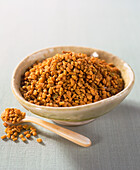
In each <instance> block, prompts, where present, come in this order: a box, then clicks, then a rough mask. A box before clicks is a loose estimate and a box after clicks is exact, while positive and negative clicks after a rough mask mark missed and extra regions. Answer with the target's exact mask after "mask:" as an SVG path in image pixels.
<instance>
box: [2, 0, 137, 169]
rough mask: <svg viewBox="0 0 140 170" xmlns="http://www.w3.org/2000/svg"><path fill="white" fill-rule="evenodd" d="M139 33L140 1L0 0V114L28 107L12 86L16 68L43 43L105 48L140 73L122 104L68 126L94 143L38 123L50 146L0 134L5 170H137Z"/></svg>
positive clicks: (46, 45) (46, 44) (43, 46)
mask: <svg viewBox="0 0 140 170" xmlns="http://www.w3.org/2000/svg"><path fill="white" fill-rule="evenodd" d="M139 32H140V1H139V0H118V1H113V0H106V1H104V0H94V1H90V0H87V1H86V0H71V1H65V0H51V1H45V0H44V1H43V0H34V1H32V0H30V1H27V0H24V1H18V0H13V1H10V0H9V1H8V0H5V1H4V0H0V112H2V111H3V110H4V109H5V108H7V107H17V108H19V109H21V110H23V111H26V110H25V109H24V108H23V107H22V106H21V105H20V104H19V103H18V102H17V100H16V99H15V98H14V96H13V94H12V92H11V88H10V82H11V76H12V72H13V70H14V68H15V67H16V65H17V64H18V63H19V62H20V60H21V59H23V58H24V57H25V56H26V55H27V54H30V53H32V52H34V51H37V50H39V49H42V48H46V47H51V46H60V45H77V46H87V47H94V48H99V49H103V50H106V51H109V52H112V53H113V54H116V55H118V56H119V57H120V58H122V59H123V60H125V61H126V62H127V63H129V64H130V65H131V67H132V68H133V70H134V72H135V76H136V81H135V86H134V88H133V90H132V92H131V94H130V95H129V96H128V97H127V98H126V99H125V100H124V101H123V102H122V103H121V104H120V105H119V106H118V107H117V108H115V109H114V110H113V111H111V112H110V113H108V114H106V115H104V116H102V117H100V118H98V119H96V120H95V121H94V122H92V123H89V124H87V125H84V126H79V127H68V128H69V129H72V130H74V131H76V132H79V133H81V134H83V135H86V136H88V137H89V138H90V139H91V140H92V141H93V145H92V146H91V147H89V148H82V147H79V146H77V145H75V144H73V143H71V142H69V141H67V140H65V139H63V138H61V137H59V136H57V135H55V134H53V133H52V132H49V131H47V130H45V129H43V128H41V127H38V126H36V127H37V128H38V130H39V136H40V137H41V138H42V139H43V141H44V145H40V144H38V143H37V142H36V139H35V138H33V140H32V141H29V142H28V143H27V144H25V143H23V142H21V141H19V142H18V143H14V142H12V141H6V142H5V141H2V140H0V170H5V169H7V170H9V169H11V170H19V169H21V170H46V169H47V170H51V169H52V170H55V169H56V170H139V169H140V90H139V87H140V64H139V63H140V33H139ZM27 114H28V115H33V114H31V113H29V112H27ZM3 134H4V127H3V125H2V121H0V135H3Z"/></svg>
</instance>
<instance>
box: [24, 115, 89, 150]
mask: <svg viewBox="0 0 140 170" xmlns="http://www.w3.org/2000/svg"><path fill="white" fill-rule="evenodd" d="M22 122H32V123H35V124H37V125H40V126H42V127H44V128H46V129H48V130H50V131H52V132H54V133H56V134H58V135H59V136H61V137H63V138H66V139H68V140H70V141H71V142H73V143H76V144H78V145H80V146H83V147H88V146H90V145H91V141H90V139H89V138H87V137H85V136H83V135H80V134H79V133H76V132H73V131H71V130H69V129H65V128H63V127H60V126H58V125H55V124H52V123H50V122H46V121H44V120H41V119H38V118H36V117H30V116H26V117H25V119H23V120H22Z"/></svg>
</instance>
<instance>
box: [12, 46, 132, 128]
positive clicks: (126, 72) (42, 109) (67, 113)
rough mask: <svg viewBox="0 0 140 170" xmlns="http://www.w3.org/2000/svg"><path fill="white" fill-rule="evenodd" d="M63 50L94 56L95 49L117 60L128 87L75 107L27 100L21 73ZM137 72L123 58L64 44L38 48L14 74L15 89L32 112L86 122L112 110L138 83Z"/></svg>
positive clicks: (62, 120) (69, 122) (64, 121)
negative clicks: (21, 91)
mask: <svg viewBox="0 0 140 170" xmlns="http://www.w3.org/2000/svg"><path fill="white" fill-rule="evenodd" d="M62 51H73V52H76V53H86V54H87V55H92V54H93V53H94V52H97V53H98V54H99V58H100V59H103V60H105V61H106V62H107V63H113V64H114V65H115V66H116V67H117V68H118V69H119V70H120V71H121V74H122V77H123V79H124V82H125V88H124V89H123V90H122V91H121V92H119V93H118V94H116V95H114V96H112V97H109V98H107V99H104V100H100V101H98V102H95V103H91V104H86V105H80V106H73V107H48V106H38V105H35V104H32V103H29V102H28V101H26V100H25V99H24V98H23V97H22V95H21V93H20V90H19V88H20V82H21V76H22V75H23V74H24V72H25V71H26V70H27V69H28V67H30V66H31V65H32V64H34V63H35V61H37V60H38V61H42V60H44V59H46V58H49V57H52V56H54V55H55V54H56V53H62ZM134 80H135V78H134V72H133V70H132V69H131V67H130V66H129V65H128V64H127V63H126V62H124V61H123V60H121V59H120V58H119V57H117V56H115V55H113V54H111V53H108V52H105V51H102V50H98V49H94V48H86V47H77V46H60V47H51V48H46V49H42V50H40V51H37V52H35V53H33V54H31V55H29V56H27V57H26V58H25V59H23V60H22V61H21V62H20V63H19V64H18V66H17V67H16V69H15V71H14V73H13V76H12V91H13V94H14V96H15V97H16V99H17V100H18V101H19V103H20V104H21V105H22V106H23V107H24V108H26V109H27V110H29V111H31V112H32V113H34V114H36V115H38V116H42V117H45V118H47V119H51V120H53V121H55V122H57V123H59V124H63V125H82V124H86V123H88V122H91V121H92V120H94V119H95V118H97V117H99V116H102V115H104V114H105V113H107V112H109V111H111V110H112V109H113V108H115V107H116V106H117V105H118V104H119V103H121V102H122V101H123V100H124V98H125V97H126V96H127V95H128V94H129V93H130V91H131V89H132V87H133V84H134Z"/></svg>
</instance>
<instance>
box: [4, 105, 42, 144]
mask: <svg viewBox="0 0 140 170" xmlns="http://www.w3.org/2000/svg"><path fill="white" fill-rule="evenodd" d="M25 115H26V114H25V113H24V112H21V111H20V110H18V109H16V108H7V109H5V111H4V112H3V113H2V115H1V119H2V120H3V121H4V123H3V125H4V126H5V127H6V128H5V133H6V135H3V136H1V139H6V138H9V139H12V140H13V141H16V140H17V139H18V137H20V138H21V140H22V141H24V142H25V141H26V140H27V139H29V138H30V137H31V135H33V136H37V130H36V128H34V127H33V126H30V125H14V124H15V123H19V122H20V121H21V120H22V119H24V118H25ZM6 122H7V123H12V124H13V125H9V124H7V123H6ZM25 137H26V138H25ZM37 142H42V139H41V138H38V139H37Z"/></svg>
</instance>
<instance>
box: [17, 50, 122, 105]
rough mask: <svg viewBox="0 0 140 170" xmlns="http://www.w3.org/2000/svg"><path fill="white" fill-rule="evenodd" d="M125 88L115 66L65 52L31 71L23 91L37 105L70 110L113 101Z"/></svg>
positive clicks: (22, 85)
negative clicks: (101, 101) (89, 104)
mask: <svg viewBox="0 0 140 170" xmlns="http://www.w3.org/2000/svg"><path fill="white" fill-rule="evenodd" d="M123 88H124V81H123V78H122V77H121V72H120V71H119V70H118V68H116V67H115V66H114V65H113V64H111V63H109V64H108V63H106V62H105V61H104V60H101V59H99V58H98V57H93V56H87V55H86V54H82V53H74V52H63V54H56V55H55V56H53V57H52V58H47V59H46V60H43V61H42V62H36V63H35V64H34V65H33V66H31V67H30V68H28V70H27V71H26V72H25V73H24V75H23V77H22V80H21V88H20V91H21V94H22V96H23V97H24V98H25V100H27V101H28V102H30V103H33V104H37V105H43V106H52V107H70V106H78V105H84V104H88V103H94V102H96V101H99V100H102V99H105V98H108V97H111V96H113V95H115V94H117V93H119V92H120V91H121V90H123Z"/></svg>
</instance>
